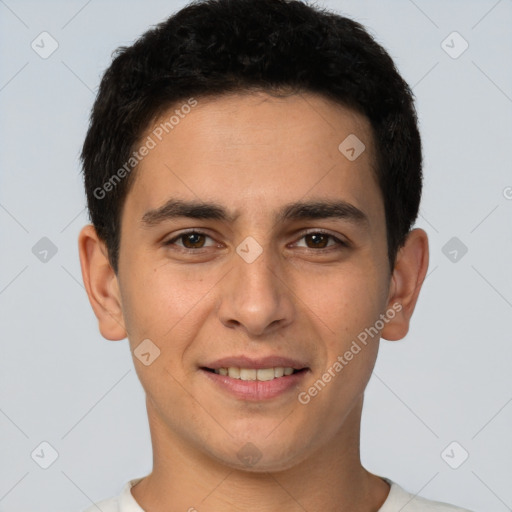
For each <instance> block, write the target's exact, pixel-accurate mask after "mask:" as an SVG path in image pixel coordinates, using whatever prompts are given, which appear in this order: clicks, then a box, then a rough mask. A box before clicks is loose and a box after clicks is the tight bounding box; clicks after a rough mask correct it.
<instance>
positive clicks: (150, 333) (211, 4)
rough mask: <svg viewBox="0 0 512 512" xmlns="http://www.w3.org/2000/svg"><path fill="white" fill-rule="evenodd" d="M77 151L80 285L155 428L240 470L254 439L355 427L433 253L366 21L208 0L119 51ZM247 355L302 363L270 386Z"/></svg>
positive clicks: (277, 440)
mask: <svg viewBox="0 0 512 512" xmlns="http://www.w3.org/2000/svg"><path fill="white" fill-rule="evenodd" d="M82 161H83V171H84V179H85V187H86V193H87V201H88V207H89V212H90V217H91V221H92V226H88V227H86V228H84V230H83V231H82V233H81V236H80V254H81V261H82V272H83V276H84V281H85V284H86V288H87V292H88V294H89V298H90V300H91V304H92V306H93V308H94V311H95V313H96V315H97V317H98V320H99V324H100V330H101V332H102V334H103V335H104V336H105V337H106V338H108V339H122V338H124V337H126V336H128V338H129V340H130V345H131V348H132V350H133V351H134V363H135V365H136V368H137V371H138V374H139V377H140V379H141V382H142V385H143V386H144V388H145V390H146V393H147V396H148V411H149V415H150V424H151V427H152V434H153V435H154V437H158V436H159V437H160V438H163V437H165V436H170V437H173V438H174V439H180V440H181V441H183V440H185V441H186V443H185V444H186V445H187V446H188V447H189V448H190V449H191V450H195V453H202V454H207V455H209V456H211V457H213V458H214V459H216V460H220V461H222V462H225V463H228V464H231V465H235V466H237V465H238V466H243V464H244V462H243V461H242V458H243V457H240V453H239V451H240V449H242V448H243V447H244V446H247V443H252V444H251V446H255V447H257V450H258V451H259V453H260V454H263V456H262V458H261V462H259V463H258V465H256V466H254V467H253V466H251V468H250V469H252V470H258V469H261V470H269V469H278V468H284V467H289V466H291V465H293V464H296V463H298V461H300V460H304V459H305V458H307V457H308V456H311V455H312V454H313V453H318V451H319V450H320V449H321V447H322V446H325V443H326V441H327V440H328V439H334V438H335V437H336V436H342V435H344V436H346V437H347V436H348V434H347V429H346V428H345V429H344V425H348V424H350V425H351V429H352V430H354V429H355V428H356V427H357V425H358V418H359V415H360V405H361V403H362V394H363V392H364V388H365V386H366V383H367V381H368V379H369V377H370V374H371V371H372V368H373V365H374V362H375V359H376V355H377V347H378V343H377V342H378V339H379V338H380V336H383V337H386V338H387V339H400V338H402V337H403V336H405V334H406V333H407V329H408V325H409V319H410V316H411V315H412V312H413V309H414V307H415V303H416V300H417V297H418V294H419V290H420V287H421V283H422V281H423V279H424V277H425V273H426V269H427V265H428V257H427V254H428V253H427V241H426V236H425V234H424V232H422V231H421V230H411V227H412V225H413V223H414V221H415V219H416V216H417V213H418V208H419V202H420V197H421V182H422V175H421V144H420V137H419V133H418V129H417V120H416V115H415V111H414V106H413V98H412V94H411V91H410V89H409V88H408V86H407V84H406V83H405V82H404V81H403V79H402V78H401V77H400V75H399V74H398V72H397V70H396V68H395V66H394V64H393V62H392V60H391V58H390V57H389V55H388V54H387V53H386V52H385V50H384V49H383V48H382V47H381V46H379V45H378V44H377V43H376V42H375V41H374V40H373V39H372V37H371V36H370V35H369V34H368V33H367V32H366V31H365V29H364V28H363V27H362V26H361V25H359V24H357V23H356V22H354V21H352V20H350V19H347V18H344V17H342V16H339V15H336V14H333V13H329V12H326V11H322V10H320V9H319V8H315V7H312V6H308V5H306V4H304V3H302V2H300V1H295V0H291V1H286V0H236V1H234V0H206V1H200V2H194V3H192V4H190V5H189V6H187V7H185V8H184V9H182V10H181V11H179V12H178V13H177V14H175V15H174V16H172V17H171V18H169V19H168V20H167V21H165V22H164V23H162V24H160V25H158V26H156V27H155V28H153V29H151V30H149V31H148V32H146V33H145V34H144V35H143V36H142V37H141V38H140V39H139V40H138V41H136V42H135V44H133V45H132V46H130V47H128V48H122V49H120V50H119V51H118V54H117V56H116V57H115V59H114V60H113V62H112V64H111V66H110V68H109V69H108V70H107V71H106V73H105V75H104V77H103V79H102V82H101V85H100V90H99V93H98V97H97V99H96V102H95V104H94V108H93V111H92V116H91V123H90V127H89V130H88V133H87V136H86V140H85V143H84V146H83V151H82ZM187 232H188V234H187ZM391 312H392V313H391ZM377 322H378V323H377ZM371 328H373V331H372V330H371ZM365 329H366V330H365ZM374 331H375V333H374ZM365 332H366V338H364V334H362V333H365ZM369 333H373V334H369ZM143 340H150V341H149V342H148V341H144V344H143V345H141V342H143ZM358 340H359V341H358ZM354 342H355V345H354ZM139 347H142V348H140V349H139ZM137 350H139V352H140V351H141V350H142V351H143V352H144V353H149V354H150V356H147V357H146V359H148V358H149V359H151V363H150V364H146V363H147V362H149V360H146V361H145V362H144V363H143V362H142V359H141V358H138V357H137ZM348 352H351V353H352V356H350V355H349V354H348ZM151 354H152V355H151ZM344 354H347V357H346V358H344V357H343V356H344ZM156 355H157V356H158V357H155V356H156ZM339 357H341V358H342V359H343V362H342V361H341V360H340V359H339ZM226 358H227V359H226ZM244 358H246V361H245V360H244ZM279 358H281V359H282V358H285V359H287V361H284V360H281V359H279ZM229 359H231V361H230V360H229ZM288 359H289V361H288ZM347 359H348V360H347ZM244 361H245V362H244ZM336 362H338V363H339V364H338V365H336ZM244 365H245V366H247V368H248V369H250V370H252V369H254V368H253V366H260V369H261V366H262V365H263V368H267V367H293V368H294V370H296V372H295V373H294V375H292V376H289V377H288V381H289V382H291V383H292V384H286V385H287V386H288V387H287V388H286V389H284V388H283V390H280V391H279V393H277V392H276V394H275V396H266V397H265V398H262V397H261V396H259V395H258V396H251V397H249V398H248V397H247V395H244V393H246V391H243V392H242V391H240V390H239V391H240V393H241V394H240V393H238V394H237V393H236V392H233V390H230V391H226V390H225V389H223V388H222V386H223V384H222V383H219V382H217V381H215V379H217V380H218V379H219V378H220V377H222V375H220V376H214V375H217V373H219V372H220V373H222V372H223V370H221V368H224V367H228V366H231V367H242V368H243V367H244ZM265 365H266V366H265ZM287 365H288V366H287ZM340 365H341V369H340ZM212 370H214V371H213V372H212ZM215 371H216V372H217V373H215ZM235 371H236V370H235ZM277 371H278V372H279V370H277ZM249 374H251V375H252V372H249ZM249 374H248V375H249ZM327 374H329V375H330V377H329V376H326V375H327ZM262 375H263V374H262ZM249 376H250V375H249ZM323 376H326V377H325V378H324V377H323ZM251 378H252V377H251ZM262 378H263V377H262ZM212 379H214V380H213V381H212ZM276 380H278V379H276ZM319 380H320V381H322V382H323V384H321V383H319ZM284 381H287V378H286V377H284V380H283V382H284ZM272 382H273V381H272ZM315 383H316V384H315ZM264 386H266V384H265V385H264ZM264 386H263V387H264ZM283 386H284V384H283ZM263 387H262V388H261V389H263ZM267 387H268V388H269V389H270V388H272V386H270V385H269V386H267ZM274 388H276V386H274ZM274 388H272V389H274ZM313 388H315V389H316V390H317V391H316V392H315V391H314V390H313ZM320 388H321V389H320ZM324 388H325V389H324ZM276 389H277V388H276ZM308 390H310V391H308ZM274 391H275V389H274ZM301 393H302V394H301ZM300 397H302V399H301V398H300ZM313 398H314V399H313ZM292 412H294V414H292ZM288 417H289V418H288ZM285 418H288V419H285ZM270 432H273V434H272V435H270ZM304 440H306V442H304ZM221 441H222V442H221Z"/></svg>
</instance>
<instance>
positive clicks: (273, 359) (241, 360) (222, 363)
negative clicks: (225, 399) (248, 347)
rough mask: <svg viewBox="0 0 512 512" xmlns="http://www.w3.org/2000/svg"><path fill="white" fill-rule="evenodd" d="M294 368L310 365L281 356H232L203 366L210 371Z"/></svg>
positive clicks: (300, 368) (299, 368) (298, 368)
mask: <svg viewBox="0 0 512 512" xmlns="http://www.w3.org/2000/svg"><path fill="white" fill-rule="evenodd" d="M276 367H277V368H279V367H281V368H292V369H293V370H302V369H304V368H307V367H308V365H307V364H306V363H304V362H303V361H299V360H297V359H291V358H289V357H281V356H266V357H259V358H251V357H248V356H232V357H223V358H221V359H216V360H215V361H212V362H210V363H207V364H205V365H203V368H207V369H210V370H218V369H220V368H248V369H254V370H258V369H263V368H276Z"/></svg>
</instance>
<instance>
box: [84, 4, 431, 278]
mask: <svg viewBox="0 0 512 512" xmlns="http://www.w3.org/2000/svg"><path fill="white" fill-rule="evenodd" d="M252 91H265V92H267V93H269V94H274V95H279V94H283V93H285V92H286V93H287V94H290V93H307V92H311V93H317V94H320V95H322V96H323V97H325V98H326V99H329V100H331V101H334V102H336V103H338V104H340V105H343V106H345V107H349V108H352V109H354V110H355V111H357V112H358V113H360V114H362V115H364V116H366V117H367V118H368V120H369V121H370V123H371V126H372V130H373V136H374V141H375V146H376V147H375V149H376V161H377V166H376V174H377V182H378V184H379V187H380V190H381V193H382V196H383V201H384V208H385V215H386V231H387V243H388V259H389V263H390V268H391V269H393V267H394V262H395V259H396V255H397V252H398V250H399V249H400V247H401V246H402V245H403V243H404V242H405V239H406V237H407V234H408V232H409V231H410V229H411V226H412V224H413V223H414V221H415V220H416V217H417V215H418V209H419V203H420V199H421V189H422V154H421V140H420V135H419V131H418V126H417V124H418V123H417V116H416V111H415V108H414V99H413V94H412V92H411V90H410V88H409V86H408V85H407V83H406V82H405V81H404V80H403V79H402V77H401V76H400V74H399V73H398V71H397V69H396V67H395V65H394V63H393V61H392V59H391V57H390V56H389V55H388V53H387V52H386V51H385V50H384V49H383V48H382V47H381V46H380V45H379V44H378V43H377V42H376V41H375V40H374V39H373V38H372V37H371V36H370V35H369V34H368V32H367V31H366V30H365V28H364V27H363V26H362V25H360V24H359V23H357V22H355V21H353V20H351V19H349V18H346V17H344V16H341V15H339V14H336V13H333V12H329V11H327V10H325V9H322V8H319V7H317V6H312V5H308V4H306V3H304V2H302V1H300V0H197V1H194V2H192V3H190V4H188V5H187V6H185V7H184V8H183V9H181V10H180V11H178V12H177V13H175V14H174V15H173V16H171V17H170V18H168V19H167V20H166V21H164V22H162V23H160V24H158V25H156V26H155V27H153V28H151V29H150V30H148V31H147V32H146V33H144V34H143V35H142V36H141V37H140V38H139V39H138V40H137V41H136V42H135V43H134V44H133V45H131V46H129V47H121V48H118V49H117V50H116V52H115V55H114V58H113V61H112V63H111V65H110V67H109V68H108V69H107V70H106V72H105V74H104V75H103V78H102V80H101V84H100V87H99V91H98V95H97V97H96V100H95V103H94V106H93V109H92V112H91V119H90V125H89V128H88V132H87V135H86V138H85V141H84V145H83V148H82V153H81V161H82V167H83V175H84V184H85V189H86V195H87V205H88V209H89V215H90V219H91V222H92V223H93V225H94V227H95V229H96V232H97V234H98V236H99V238H100V239H102V240H103V241H104V242H105V244H106V246H107V249H108V254H109V262H110V264H111V266H112V268H113V269H114V271H115V272H116V273H117V269H118V258H119V245H120V226H121V213H122V207H123V204H124V201H125V199H126V195H127V193H128V191H129V190H130V187H131V185H132V183H133V179H134V176H135V172H136V165H134V166H133V167H134V170H133V172H124V173H122V174H123V176H125V175H126V178H125V179H119V180H117V181H116V182H115V183H112V177H113V176H115V175H116V173H118V174H117V176H119V171H120V170H121V168H122V166H123V164H125V163H126V162H127V161H129V160H130V158H131V155H132V153H133V151H134V148H135V145H136V143H137V142H138V141H139V140H140V138H141V137H142V135H143V134H144V132H145V130H146V129H147V127H148V125H149V123H150V122H151V121H152V120H154V119H155V118H157V117H158V116H161V115H162V114H163V113H164V112H165V111H166V110H167V109H169V108H170V107H171V106H173V105H175V104H177V103H178V102H184V101H187V99H190V98H191V97H195V98H200V97H203V98H205V97H215V96H222V95H225V94H229V93H235V92H252ZM125 169H126V165H125ZM128 170H130V169H128ZM106 183H110V184H111V186H110V187H109V188H108V193H106V192H105V190H106V188H105V189H103V188H102V187H103V185H104V184H106ZM99 191H101V193H100V192H99Z"/></svg>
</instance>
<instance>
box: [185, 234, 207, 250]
mask: <svg viewBox="0 0 512 512" xmlns="http://www.w3.org/2000/svg"><path fill="white" fill-rule="evenodd" d="M202 236H203V235H200V234H199V233H189V234H188V235H186V237H185V240H186V243H185V245H187V244H190V245H192V246H194V247H195V246H197V245H199V246H200V245H201V237H202Z"/></svg>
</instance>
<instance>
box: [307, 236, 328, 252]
mask: <svg viewBox="0 0 512 512" xmlns="http://www.w3.org/2000/svg"><path fill="white" fill-rule="evenodd" d="M304 238H305V240H306V245H307V246H308V247H309V248H314V249H316V248H320V249H323V248H324V247H327V242H328V241H329V238H333V237H332V236H331V235H326V234H325V233H312V234H309V235H305V236H304ZM308 240H309V241H310V242H311V245H310V244H308V243H307V241H308Z"/></svg>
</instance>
